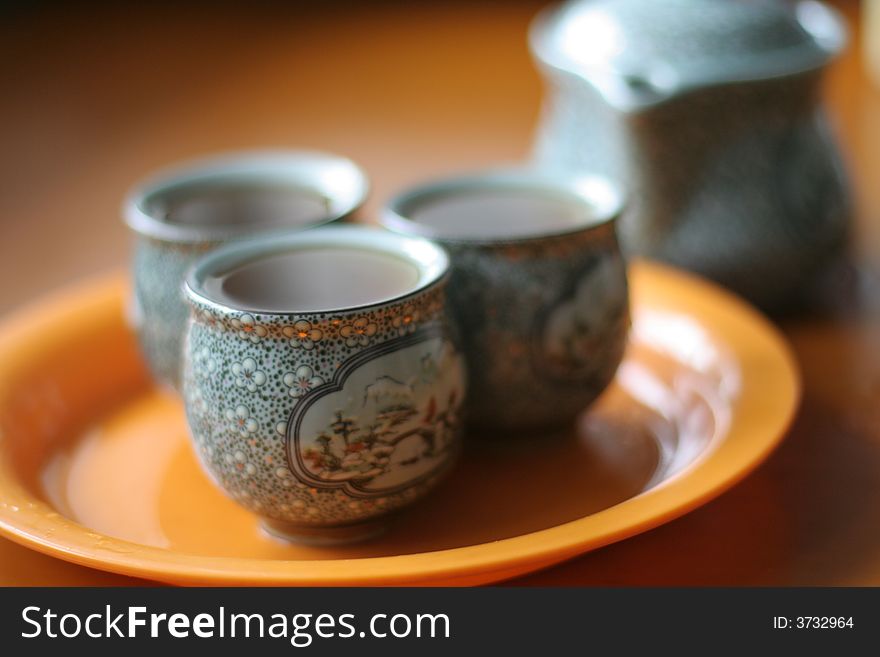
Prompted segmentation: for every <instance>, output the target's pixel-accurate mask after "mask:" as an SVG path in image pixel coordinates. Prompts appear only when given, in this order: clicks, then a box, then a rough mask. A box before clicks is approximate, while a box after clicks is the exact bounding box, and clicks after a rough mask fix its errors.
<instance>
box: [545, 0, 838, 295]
mask: <svg viewBox="0 0 880 657" xmlns="http://www.w3.org/2000/svg"><path fill="white" fill-rule="evenodd" d="M681 1H685V0H681ZM583 4H584V5H585V6H588V5H589V3H583ZM829 16H830V14H829ZM664 47H665V48H666V49H667V51H669V50H671V49H672V48H673V46H671V45H668V44H667V45H666V46H664ZM835 47H836V46H835ZM536 56H537V59H538V60H539V62H540V63H541V65H542V66H541V68H542V71H543V73H544V76H545V78H546V81H547V87H548V93H547V97H546V100H545V103H544V108H543V112H542V116H541V121H540V125H539V129H538V133H537V137H536V144H535V159H536V161H537V164H538V165H539V166H541V167H544V168H550V169H564V170H566V171H578V172H581V171H583V172H592V173H598V174H601V175H604V176H607V177H611V178H613V179H616V180H618V181H620V183H621V184H622V185H623V186H624V187H626V188H627V189H628V191H629V197H630V199H631V203H630V208H629V211H628V213H626V214H625V215H624V216H623V217H622V219H621V221H620V224H619V231H620V237H621V240H622V243H623V247H624V249H625V251H626V252H627V253H628V254H632V255H644V256H648V257H651V258H655V259H659V260H662V261H665V262H668V263H671V264H674V265H676V266H680V267H683V268H687V269H690V270H693V271H696V272H698V273H700V274H703V275H705V276H708V277H709V278H712V279H714V280H716V281H718V282H720V283H722V284H724V285H726V286H728V287H730V288H732V289H733V290H735V291H736V292H738V293H740V294H742V295H743V296H745V297H747V298H749V299H750V300H752V301H753V302H755V303H757V304H758V305H760V306H762V307H764V308H767V309H772V308H775V307H778V306H780V305H783V304H785V303H787V302H789V301H790V300H791V299H792V298H793V292H795V291H797V290H799V289H803V288H804V285H805V282H806V281H807V279H808V278H810V277H811V276H813V275H814V274H817V273H819V272H820V271H821V270H823V269H824V266H825V265H826V264H827V263H828V262H829V261H830V260H831V259H833V258H834V257H835V256H836V255H837V254H839V253H840V251H841V248H842V246H843V245H844V244H845V243H846V234H847V225H848V217H849V210H850V200H849V191H848V185H847V180H846V175H845V173H844V168H843V166H842V163H841V157H840V154H839V152H838V149H837V147H836V144H835V142H834V139H833V137H832V135H831V131H830V130H829V125H828V121H827V119H826V117H825V114H824V111H823V108H822V105H821V98H820V93H819V87H820V81H821V76H822V72H823V70H824V62H820V63H819V64H815V62H810V64H811V65H809V66H807V65H804V66H800V67H795V68H793V70H791V71H785V70H784V69H783V68H781V67H779V69H780V70H773V71H772V74H771V72H768V71H767V70H765V71H762V72H761V74H755V75H754V76H752V77H750V76H749V70H747V69H743V70H742V71H739V75H738V76H737V77H736V78H735V79H724V80H717V81H713V80H712V79H710V77H711V76H708V77H707V79H703V80H701V81H700V83H699V84H692V85H689V86H682V87H681V88H676V89H671V90H669V89H666V90H662V89H661V90H658V89H653V88H651V85H650V80H646V79H635V78H627V77H626V76H618V77H617V78H615V77H614V75H613V74H609V73H608V72H607V71H605V72H603V73H602V74H601V75H597V74H595V70H593V71H591V70H578V69H577V68H576V67H574V66H571V67H568V68H566V67H564V66H559V65H552V63H548V61H546V58H543V59H542V57H541V54H540V53H537V54H536ZM758 63H761V64H763V60H762V61H759V62H758ZM673 86H674V85H673ZM609 90H610V91H609ZM612 92H613V93H612ZM621 99H623V100H622V101H621Z"/></svg>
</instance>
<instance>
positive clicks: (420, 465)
mask: <svg viewBox="0 0 880 657" xmlns="http://www.w3.org/2000/svg"><path fill="white" fill-rule="evenodd" d="M448 269H449V261H448V257H447V255H446V253H445V252H444V251H443V249H441V248H440V247H438V246H436V245H434V244H432V243H431V242H429V241H427V240H423V239H420V238H412V237H406V236H401V235H395V234H393V233H390V232H388V231H383V230H380V229H378V228H369V227H363V226H328V227H323V228H316V229H314V230H309V231H304V232H301V233H296V234H292V235H286V236H283V237H271V238H269V237H266V238H260V239H259V240H254V241H250V242H239V243H235V244H232V245H228V246H226V247H223V248H221V249H219V250H217V251H215V252H213V253H211V254H209V255H207V256H205V257H204V258H203V259H201V260H200V261H199V262H198V263H197V264H196V266H195V267H194V269H193V270H192V271H191V273H190V274H189V276H188V278H187V283H186V286H185V293H186V296H187V299H188V301H189V303H190V305H191V306H192V316H191V320H190V322H189V328H188V334H187V343H186V347H185V349H184V352H185V358H184V362H185V367H184V378H183V392H184V399H185V403H186V410H187V416H188V420H189V424H190V429H191V432H192V438H193V441H194V445H195V449H196V452H197V453H198V456H199V458H200V460H201V462H202V465H203V466H204V467H205V469H206V470H207V471H208V472H209V473H210V474H211V476H212V477H213V478H214V480H215V481H216V482H217V483H218V484H219V485H220V487H221V488H222V489H223V490H225V491H226V493H227V494H228V495H229V496H231V497H232V498H233V499H234V500H236V501H237V502H238V503H239V504H241V505H242V506H244V507H246V508H248V509H250V510H251V511H253V512H254V513H256V514H257V515H259V516H260V517H261V518H262V522H263V525H264V527H265V528H266V529H267V530H268V531H269V532H271V533H272V534H275V535H278V536H281V537H284V538H289V539H293V540H299V541H306V542H312V543H334V542H348V541H354V540H360V539H363V538H367V537H369V536H371V535H372V534H374V533H376V532H377V531H380V530H381V529H382V528H383V527H384V526H385V525H386V523H387V521H388V519H389V518H390V516H391V515H393V514H394V512H396V511H398V510H400V509H402V508H404V507H406V506H408V505H410V504H412V503H413V502H414V501H415V500H417V499H418V498H420V497H422V496H423V495H424V494H425V493H426V492H427V491H428V490H430V489H431V488H432V487H433V486H434V485H435V484H436V483H437V481H438V480H439V478H440V477H441V475H442V474H443V473H444V472H445V471H446V470H447V468H448V467H449V466H450V464H451V463H452V462H453V460H454V459H455V457H456V455H457V452H458V448H459V442H460V420H459V417H460V407H461V405H462V402H463V400H464V392H465V374H464V365H463V361H462V357H461V356H460V354H459V352H458V350H457V348H456V346H455V344H454V340H453V337H452V332H451V330H450V329H451V326H450V323H449V321H448V316H447V307H446V288H447V280H448V275H447V273H448Z"/></svg>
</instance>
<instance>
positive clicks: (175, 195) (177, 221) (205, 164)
mask: <svg viewBox="0 0 880 657" xmlns="http://www.w3.org/2000/svg"><path fill="white" fill-rule="evenodd" d="M368 187H369V184H368V181H367V179H366V176H365V174H364V172H363V171H362V170H361V169H360V168H359V167H358V166H357V165H356V164H355V163H353V162H351V161H350V160H347V159H345V158H341V157H338V156H335V155H330V154H326V153H319V152H313V151H277V152H276V151H265V152H264V151H254V152H244V153H238V154H232V155H229V156H222V157H217V158H211V159H207V160H200V161H197V162H193V163H190V164H188V165H183V166H181V167H178V168H175V169H172V170H169V171H166V172H164V173H162V174H159V175H158V176H156V177H155V178H154V179H153V180H152V181H148V182H147V183H144V184H143V185H142V186H141V187H139V188H137V189H135V190H134V191H133V192H132V194H131V195H130V197H129V199H128V201H127V203H126V209H125V216H126V221H127V223H128V225H129V226H130V227H131V228H133V229H134V230H135V231H137V232H138V233H140V234H142V235H147V236H149V237H153V238H157V239H162V240H169V241H172V242H211V241H222V240H225V239H229V238H239V237H244V236H248V235H252V234H256V233H260V232H270V231H271V232H275V231H278V230H282V229H297V228H302V227H305V226H313V225H316V224H321V223H326V222H328V221H332V220H334V219H339V218H341V217H344V216H346V215H348V214H349V213H351V212H352V211H354V210H355V209H356V208H357V207H358V206H359V205H360V204H361V203H362V202H363V201H364V198H365V197H366V194H367V190H368Z"/></svg>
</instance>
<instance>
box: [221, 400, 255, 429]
mask: <svg viewBox="0 0 880 657" xmlns="http://www.w3.org/2000/svg"><path fill="white" fill-rule="evenodd" d="M226 419H227V420H229V421H230V422H231V423H232V427H233V429H234V430H236V431H238V433H240V434H241V435H242V436H247V435H248V434H252V433H256V431H257V428H258V425H257V421H256V420H255V419H254V418H252V417H251V412H250V409H248V407H247V406H245V405H244V404H239V405H238V406H236V407H235V409H234V410H233V409H231V408H230V409H227V410H226Z"/></svg>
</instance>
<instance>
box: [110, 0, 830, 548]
mask: <svg viewBox="0 0 880 657" xmlns="http://www.w3.org/2000/svg"><path fill="white" fill-rule="evenodd" d="M844 40H845V34H844V32H843V29H842V27H841V22H840V20H839V18H838V17H837V16H836V14H834V13H832V12H831V10H829V9H827V8H826V7H825V6H824V5H821V4H819V3H817V2H813V1H812V0H802V1H801V2H798V3H795V4H794V5H783V4H782V3H777V2H773V1H770V0H767V1H764V2H759V3H755V2H749V3H745V2H741V1H734V2H706V0H663V2H657V0H615V2H610V1H609V0H579V1H575V2H570V3H568V4H566V5H563V6H562V7H561V8H554V9H552V10H550V11H549V12H548V13H545V14H544V15H542V16H541V17H539V18H538V19H537V21H536V23H535V26H534V29H533V32H532V47H533V50H534V53H535V55H536V57H537V58H538V60H539V61H540V63H541V65H542V67H543V69H544V70H545V71H546V72H547V74H548V76H549V77H550V78H551V80H552V83H551V86H552V89H553V93H552V98H551V100H550V102H549V103H548V105H547V108H546V110H545V115H544V119H543V123H542V127H541V129H540V131H539V136H538V146H537V157H536V162H533V163H531V164H529V165H527V166H523V167H522V168H519V169H503V170H501V169H499V170H493V171H481V172H476V173H471V174H468V175H460V176H457V177H453V178H448V179H444V180H438V181H433V182H429V183H425V184H423V185H419V186H416V187H413V188H411V189H408V190H405V191H403V192H401V193H399V194H398V195H397V196H395V197H394V198H393V199H391V200H390V201H388V202H387V203H386V205H385V207H384V209H383V210H382V212H381V216H379V217H378V222H377V223H378V224H379V225H378V226H368V225H364V224H358V223H354V222H351V221H349V219H351V218H352V217H353V216H354V215H355V214H356V213H357V211H358V209H359V208H360V206H361V205H362V204H363V202H364V200H365V198H366V195H367V193H368V189H369V183H368V180H367V175H366V174H365V173H364V172H363V171H362V170H361V169H360V168H359V167H358V166H357V165H356V164H355V163H353V162H351V161H350V160H348V159H345V158H343V157H339V156H336V155H331V154H326V153H319V152H312V151H263V152H244V153H238V154H231V155H228V156H224V157H218V158H211V159H206V160H201V161H197V162H191V163H188V164H185V165H182V166H179V167H177V168H175V169H172V170H169V171H165V172H162V173H160V174H158V175H156V176H154V177H153V178H152V179H150V180H149V181H147V182H146V183H144V184H142V185H141V186H139V187H138V188H136V190H135V191H134V192H132V194H131V195H130V197H129V199H128V200H127V201H126V206H125V217H126V221H127V223H128V225H129V226H130V228H131V229H132V230H133V232H134V233H135V235H136V245H135V255H134V263H133V278H134V293H133V295H132V298H131V301H130V305H129V317H130V323H131V325H132V326H133V328H134V329H135V331H136V333H137V335H138V338H139V341H140V344H141V347H142V351H143V353H144V355H145V358H146V361H147V363H148V364H149V367H150V369H151V371H152V373H153V375H154V376H155V378H156V379H157V381H159V382H161V383H162V384H164V385H167V386H169V387H170V388H171V389H173V390H174V391H176V392H177V393H178V394H180V395H181V396H182V398H183V400H184V403H185V408H186V415H187V420H188V424H189V428H190V433H191V439H192V444H193V447H194V450H195V452H196V454H197V456H198V458H199V460H200V462H201V464H202V466H203V468H204V470H205V471H206V472H207V473H208V475H209V476H210V477H211V479H212V480H213V481H214V482H215V483H216V484H217V485H218V486H219V487H220V488H221V489H222V490H223V491H224V492H225V493H226V494H227V495H228V496H230V497H231V498H232V499H234V500H235V501H236V502H237V503H239V504H240V505H241V506H243V507H245V508H246V509H248V510H250V511H251V512H253V513H254V514H256V515H257V516H259V518H260V520H261V523H262V526H263V528H264V529H265V530H266V531H267V532H269V533H270V534H272V535H274V536H277V537H280V538H283V539H287V540H292V541H298V542H304V543H308V544H314V545H328V544H339V543H347V542H353V541H360V540H366V539H369V538H370V537H372V536H375V535H377V534H378V533H381V532H382V531H383V530H384V529H385V528H386V527H387V526H388V523H389V520H390V519H391V518H392V517H393V516H394V515H395V514H396V513H397V512H399V511H401V510H402V509H405V508H407V507H409V506H411V505H413V504H414V503H415V502H416V501H417V500H419V499H420V498H422V497H423V496H424V495H425V494H426V493H428V492H429V491H430V490H431V489H433V488H434V487H435V486H436V485H437V483H438V482H439V481H440V480H441V479H442V477H443V475H444V474H445V473H446V472H448V471H449V469H450V468H452V467H454V462H455V460H456V457H457V455H458V453H459V452H460V450H461V446H462V443H463V441H465V440H480V439H483V440H485V439H494V440H496V441H502V442H503V441H505V440H508V439H510V438H513V437H516V436H526V437H531V439H533V440H537V439H538V438H535V437H534V436H536V435H540V436H547V435H549V434H553V433H564V432H565V431H566V429H567V428H569V427H571V426H573V425H574V423H575V421H576V419H577V417H578V416H579V415H580V414H581V413H583V412H584V410H585V409H587V408H588V407H589V406H590V404H591V403H592V402H593V401H594V400H595V399H596V398H597V397H598V396H599V395H600V394H601V393H602V391H603V390H604V389H605V388H606V387H607V386H608V384H609V383H610V382H611V380H612V378H613V377H614V375H615V372H616V370H617V368H618V365H619V364H620V363H621V361H622V359H623V354H624V350H625V347H626V344H627V334H628V329H629V322H630V318H629V303H628V289H627V275H626V257H627V256H628V255H630V254H647V255H650V256H652V257H656V258H659V259H663V260H667V261H670V262H673V263H675V264H677V265H679V266H682V267H686V268H690V269H693V270H696V271H698V272H701V273H703V274H706V275H708V276H710V277H713V278H715V279H716V280H720V281H722V282H724V283H726V284H728V285H729V286H731V287H733V288H734V289H736V290H738V291H740V292H741V293H744V294H745V295H746V296H748V297H749V298H751V299H752V300H753V301H756V302H758V303H762V304H767V303H772V302H773V301H774V300H777V299H779V298H780V297H783V296H785V295H786V294H788V293H789V292H790V291H791V289H792V286H793V285H794V284H795V282H797V281H798V280H800V279H801V278H803V277H804V276H806V275H808V274H810V273H811V272H813V271H814V270H816V269H817V268H819V267H820V265H821V264H822V263H823V262H824V261H825V260H826V259H827V258H828V257H829V256H830V254H831V253H833V252H834V250H835V249H836V248H838V246H839V244H840V243H841V241H842V236H843V235H844V234H845V221H844V219H845V216H846V207H847V195H846V192H845V185H844V182H843V177H842V174H841V172H840V167H839V164H838V161H837V156H836V154H835V152H834V150H833V148H832V146H831V142H830V141H829V138H828V135H827V131H826V129H825V124H824V122H823V119H822V118H821V115H819V114H818V113H817V106H816V98H815V93H814V92H813V90H814V86H815V84H816V82H817V80H818V72H819V71H820V70H821V67H822V66H823V65H824V63H825V62H826V61H827V60H828V59H829V58H830V56H831V55H833V54H834V53H835V52H837V51H838V50H839V49H840V48H841V47H842V45H843V42H844ZM618 235H619V236H620V241H618ZM477 436H479V437H477Z"/></svg>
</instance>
